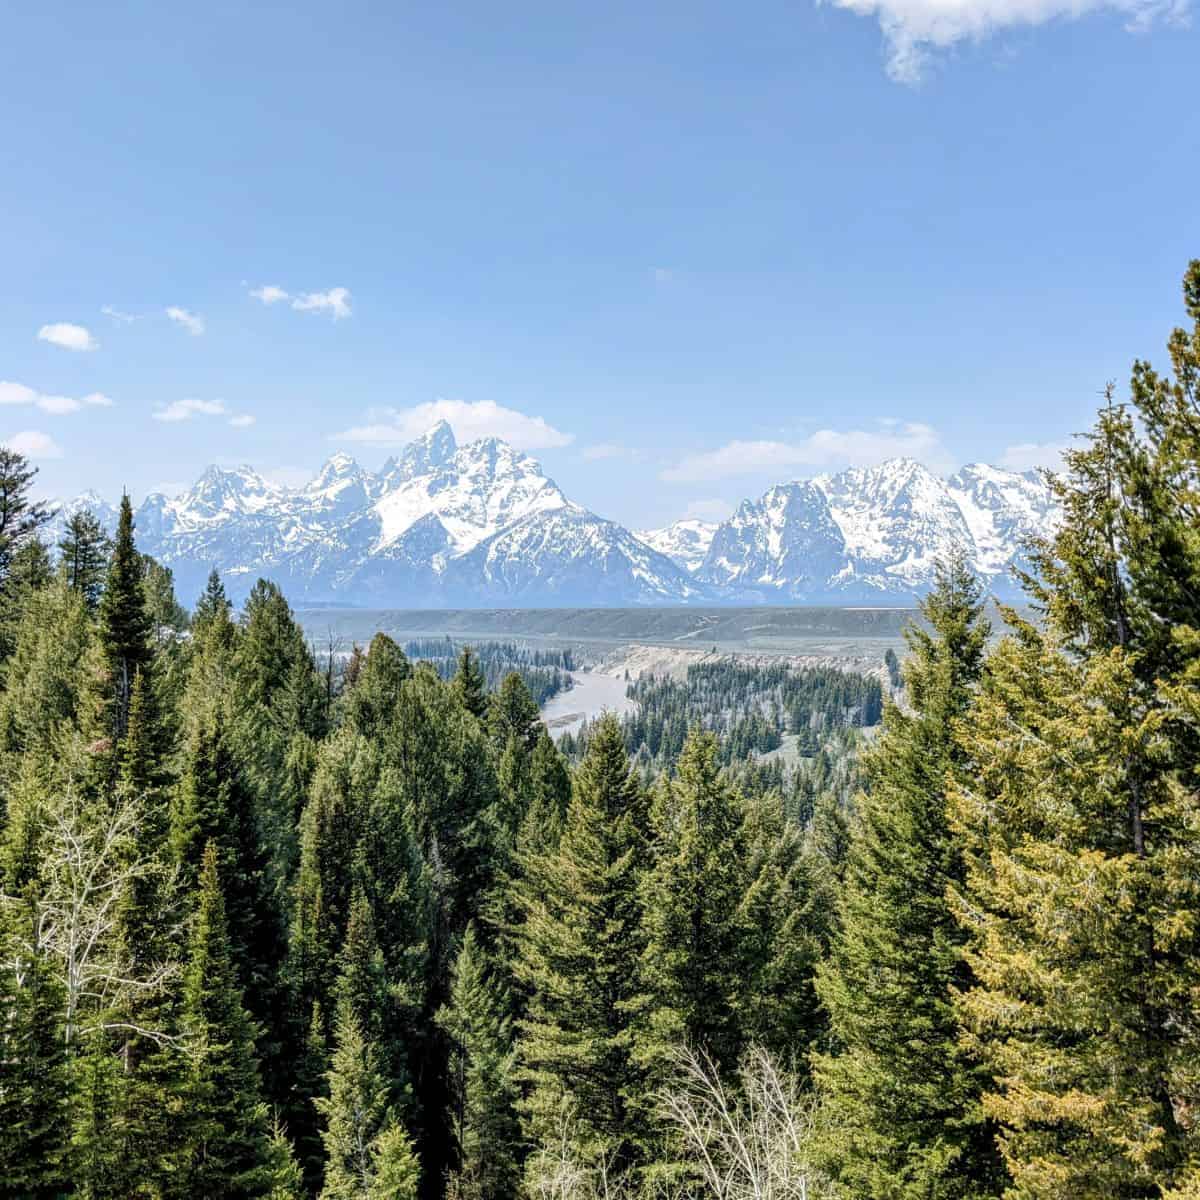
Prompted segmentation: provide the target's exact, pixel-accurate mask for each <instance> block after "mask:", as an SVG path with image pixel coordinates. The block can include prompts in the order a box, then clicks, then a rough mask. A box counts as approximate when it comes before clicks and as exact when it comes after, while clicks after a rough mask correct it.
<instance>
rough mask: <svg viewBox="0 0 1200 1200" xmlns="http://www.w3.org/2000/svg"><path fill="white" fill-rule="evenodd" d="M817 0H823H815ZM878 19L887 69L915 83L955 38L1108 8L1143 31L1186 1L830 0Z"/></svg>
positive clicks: (1180, 15) (1180, 14)
mask: <svg viewBox="0 0 1200 1200" xmlns="http://www.w3.org/2000/svg"><path fill="white" fill-rule="evenodd" d="M817 2H818V3H821V0H817ZM830 2H831V3H833V4H834V5H835V6H836V7H837V8H844V9H847V10H849V11H850V12H853V13H856V14H857V15H859V16H864V17H866V16H873V17H875V18H877V20H878V21H879V26H880V28H881V29H882V30H883V36H884V40H885V41H886V43H887V72H888V74H889V75H890V76H891V77H892V78H893V79H895V80H896V81H897V82H899V83H909V84H912V83H917V82H919V81H920V79H921V76H922V73H923V71H924V68H925V66H926V64H927V62H928V61H929V58H930V56H931V54H933V53H935V52H936V51H939V50H945V49H947V48H948V47H950V46H953V45H954V44H955V43H957V42H961V41H965V40H968V39H969V40H971V41H977V42H978V41H982V40H983V39H984V38H986V37H988V36H990V35H991V34H993V33H996V32H998V31H1000V30H1004V29H1010V28H1013V27H1015V26H1022V25H1029V26H1035V25H1044V24H1046V23H1047V22H1049V21H1053V20H1060V19H1072V18H1077V17H1081V16H1083V15H1084V14H1085V13H1089V12H1095V11H1100V10H1108V11H1112V12H1116V13H1120V14H1122V15H1124V16H1125V18H1126V28H1128V29H1131V30H1142V29H1145V28H1147V27H1149V26H1150V25H1152V24H1153V23H1154V22H1155V21H1158V20H1166V21H1181V20H1183V19H1184V17H1185V16H1186V14H1187V8H1188V0H830Z"/></svg>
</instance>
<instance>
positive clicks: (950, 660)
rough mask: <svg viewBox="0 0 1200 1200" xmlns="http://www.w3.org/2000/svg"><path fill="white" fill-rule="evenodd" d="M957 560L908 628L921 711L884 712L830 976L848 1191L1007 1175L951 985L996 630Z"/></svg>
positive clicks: (988, 1186) (831, 1149) (838, 1139)
mask: <svg viewBox="0 0 1200 1200" xmlns="http://www.w3.org/2000/svg"><path fill="white" fill-rule="evenodd" d="M981 608H982V606H981V603H980V598H979V588H978V585H977V584H976V583H975V581H974V579H973V577H972V576H971V574H970V573H969V572H968V570H967V569H966V566H965V564H963V563H962V562H952V563H949V564H946V565H944V566H942V567H941V568H939V572H938V578H937V585H936V587H935V588H934V590H933V591H932V592H931V593H930V595H929V596H928V597H927V598H926V599H925V600H924V601H923V603H922V613H923V616H924V617H925V620H926V622H927V623H928V626H929V629H928V630H926V629H924V628H920V627H914V628H913V629H912V630H910V632H909V634H908V640H909V646H910V649H911V653H910V655H909V657H908V660H907V662H906V665H905V680H906V689H907V695H908V699H909V701H910V703H911V705H912V711H911V712H907V711H901V710H900V709H899V708H897V707H895V706H891V707H889V709H888V712H887V716H886V720H885V725H884V735H883V737H882V739H881V740H880V743H879V745H878V746H877V747H876V748H875V749H874V750H873V751H871V753H870V754H869V755H868V756H867V760H866V762H867V773H868V779H869V785H870V786H869V790H868V791H867V793H866V794H865V795H864V796H863V797H862V798H861V799H860V801H859V822H858V824H857V825H856V826H855V827H854V828H853V831H852V837H851V842H850V848H849V855H848V860H847V864H846V870H845V878H844V881H843V884H842V888H841V894H840V902H839V906H838V932H837V935H836V937H835V939H834V943H833V949H832V954H831V957H830V959H829V961H828V963H827V964H826V965H825V966H824V967H823V968H822V971H821V974H820V983H819V987H820V993H821V998H822V1000H823V1001H824V1003H825V1006H826V1008H827V1010H828V1012H829V1016H830V1022H831V1033H832V1039H833V1044H834V1047H835V1049H834V1053H833V1054H832V1055H826V1056H825V1057H823V1058H822V1059H821V1060H820V1061H819V1064H818V1074H819V1077H820V1082H821V1087H822V1090H823V1092H824V1094H825V1097H826V1103H827V1106H828V1110H829V1113H830V1120H831V1123H832V1127H833V1128H832V1131H831V1135H830V1137H829V1139H828V1142H827V1144H826V1146H825V1156H826V1159H827V1162H828V1165H829V1167H830V1169H831V1171H832V1172H833V1174H834V1175H835V1177H837V1178H838V1179H840V1180H841V1181H842V1182H843V1183H844V1185H845V1186H846V1187H847V1188H849V1189H850V1190H851V1191H852V1192H853V1194H855V1195H862V1196H865V1197H879V1198H883V1197H888V1198H895V1200H901V1198H905V1200H917V1198H922V1200H923V1198H925V1197H944V1198H946V1200H950V1198H955V1197H963V1198H965V1197H972V1198H974V1197H986V1196H994V1195H996V1194H997V1191H998V1189H999V1188H1000V1187H1001V1186H1002V1182H1003V1172H1002V1170H1001V1168H1000V1165H999V1162H998V1157H997V1154H996V1149H995V1142H994V1134H995V1129H994V1126H993V1125H992V1123H991V1122H990V1121H989V1120H988V1119H987V1118H986V1116H985V1114H984V1112H983V1109H982V1105H981V1096H982V1091H983V1086H984V1082H985V1080H984V1077H983V1076H982V1075H981V1074H980V1072H979V1071H978V1069H977V1066H976V1064H975V1063H974V1062H973V1061H972V1060H971V1058H970V1056H969V1055H967V1054H964V1053H963V1051H962V1049H961V1047H960V1045H959V1030H958V1023H957V1019H956V1017H955V1013H954V1010H953V1001H954V993H955V991H956V990H957V989H960V988H961V987H963V986H964V984H965V983H966V982H967V980H968V975H967V972H966V969H965V966H964V963H963V955H962V943H963V941H964V938H963V934H962V931H961V930H960V928H959V926H958V924H957V923H956V921H955V919H954V916H953V913H952V911H951V908H950V903H949V899H948V896H947V889H948V888H949V887H950V886H952V885H959V884H961V882H962V879H963V875H964V866H963V860H962V852H961V848H960V846H959V844H958V843H957V841H956V839H955V838H954V836H953V834H952V831H951V829H950V823H949V814H948V811H947V802H946V791H947V788H948V786H950V784H951V782H952V781H953V780H954V779H955V778H956V777H960V776H961V774H962V772H963V771H964V770H966V766H967V764H966V762H965V760H964V756H963V754H962V752H961V750H960V749H959V747H958V745H957V742H956V738H955V733H956V722H958V721H959V720H960V719H961V718H962V717H963V715H964V714H965V713H966V711H967V708H968V706H969V705H970V703H971V699H972V693H973V689H974V688H975V686H976V684H977V683H978V680H979V675H980V670H981V667H982V662H983V649H984V645H985V643H986V641H987V636H988V628H987V625H986V623H985V622H984V621H983V620H982V619H981Z"/></svg>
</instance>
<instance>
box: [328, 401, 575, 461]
mask: <svg viewBox="0 0 1200 1200" xmlns="http://www.w3.org/2000/svg"><path fill="white" fill-rule="evenodd" d="M367 421H368V423H367V424H365V425H356V426H353V427H352V428H350V429H346V430H343V431H342V432H341V433H337V434H334V435H333V439H332V440H334V441H341V442H366V443H369V444H370V445H374V446H404V445H407V444H408V443H409V442H411V441H412V440H413V439H414V438H419V437H420V436H421V435H422V434H423V433H425V432H426V431H427V430H429V429H430V428H431V427H432V426H434V425H436V424H437V423H438V422H439V421H447V422H448V423H449V425H450V427H451V428H452V429H453V430H454V434H455V437H457V438H458V440H459V441H463V442H469V441H473V440H474V439H476V438H481V437H498V438H502V439H503V440H504V441H506V442H508V443H509V444H510V445H512V446H515V447H516V448H517V449H518V450H549V449H554V448H556V447H558V446H566V445H569V444H570V442H571V441H572V435H571V434H569V433H563V432H562V431H561V430H558V429H555V428H554V426H553V425H551V424H550V423H549V422H548V421H547V420H546V419H545V418H544V417H530V416H527V415H526V414H525V413H521V412H517V411H516V409H513V408H504V407H503V406H502V405H500V404H497V403H496V402H495V401H494V400H478V401H475V402H470V401H466V400H432V401H428V402H426V403H425V404H414V405H413V406H412V407H411V408H382V409H373V410H371V411H370V412H368V414H367Z"/></svg>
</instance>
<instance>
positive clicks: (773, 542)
mask: <svg viewBox="0 0 1200 1200" xmlns="http://www.w3.org/2000/svg"><path fill="white" fill-rule="evenodd" d="M845 549H846V548H845V539H844V538H843V536H842V533H841V530H839V528H838V526H837V524H836V523H835V522H834V520H833V517H832V515H831V514H830V511H829V502H828V500H827V499H826V497H825V494H824V493H823V492H822V491H821V489H820V488H819V487H817V485H816V484H814V483H810V482H803V481H801V482H796V483H784V484H779V485H777V486H776V487H773V488H771V489H770V490H769V491H767V493H766V494H765V495H764V496H763V497H762V498H761V499H760V500H743V501H742V503H741V504H740V505H739V506H738V509H737V511H736V512H735V513H734V514H733V516H732V517H730V518H729V519H728V520H727V521H724V522H722V523H721V525H719V526H718V527H717V529H716V531H715V532H714V534H713V538H712V542H711V544H710V545H709V548H708V554H707V555H706V556H705V559H704V562H703V563H702V564H701V566H700V568H699V569H698V571H697V572H696V574H697V577H698V578H699V579H701V580H703V581H705V582H707V583H712V584H717V585H720V586H726V587H729V586H736V587H742V588H751V589H755V590H756V591H758V592H759V593H760V594H763V595H772V596H773V597H776V598H780V599H795V600H803V599H806V598H808V597H809V596H812V595H820V594H823V592H824V591H825V589H826V587H827V582H828V580H829V578H830V577H831V576H832V575H834V574H836V573H837V572H838V571H839V570H840V569H841V567H842V565H843V562H844V559H845Z"/></svg>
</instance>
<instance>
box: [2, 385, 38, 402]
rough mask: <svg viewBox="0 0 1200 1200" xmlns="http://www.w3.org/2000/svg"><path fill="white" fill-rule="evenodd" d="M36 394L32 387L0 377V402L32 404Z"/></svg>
mask: <svg viewBox="0 0 1200 1200" xmlns="http://www.w3.org/2000/svg"><path fill="white" fill-rule="evenodd" d="M37 395H38V394H37V392H35V391H34V390H33V388H31V387H26V386H25V384H23V383H13V382H12V381H11V380H7V379H0V404H32V403H33V402H34V401H35V400H36V399H37Z"/></svg>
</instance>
